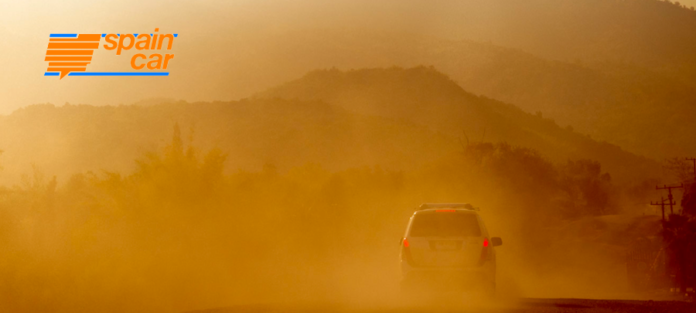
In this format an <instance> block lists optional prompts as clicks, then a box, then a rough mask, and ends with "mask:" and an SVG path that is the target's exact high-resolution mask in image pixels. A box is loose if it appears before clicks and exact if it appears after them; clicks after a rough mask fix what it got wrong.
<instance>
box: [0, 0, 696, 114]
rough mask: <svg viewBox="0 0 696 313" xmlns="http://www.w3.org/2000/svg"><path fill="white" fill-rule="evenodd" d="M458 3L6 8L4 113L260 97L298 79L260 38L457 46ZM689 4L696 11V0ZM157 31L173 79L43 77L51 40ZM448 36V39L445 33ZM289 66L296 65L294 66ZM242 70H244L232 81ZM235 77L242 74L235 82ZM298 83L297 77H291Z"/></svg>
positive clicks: (45, 3) (110, 60) (99, 54)
mask: <svg viewBox="0 0 696 313" xmlns="http://www.w3.org/2000/svg"><path fill="white" fill-rule="evenodd" d="M463 2H468V3H469V4H472V3H473V5H476V3H480V2H478V1H474V0H468V1H467V0H465V1H463ZM457 3H458V1H420V0H409V1H403V0H402V1H398V0H385V1H379V2H375V1H364V0H351V1H347V0H337V1H297V0H295V1H287V0H285V1H266V0H252V1H245V0H237V1H220V0H199V1H178V2H173V1H163V0H157V1H140V0H125V1H109V0H105V1H77V0H67V1H66V0H61V1H50V0H41V1H36V0H24V1H7V0H0V38H2V41H0V42H1V43H2V49H0V65H1V66H2V68H3V71H2V72H0V114H7V113H10V112H12V111H13V110H15V109H17V108H19V107H23V106H26V105H30V104H34V103H46V102H50V103H53V104H56V105H62V104H64V103H66V102H70V103H72V104H79V103H85V104H96V105H103V104H120V103H123V104H128V103H132V102H135V101H138V100H141V99H143V98H153V97H168V98H174V99H184V100H188V101H196V100H204V101H210V100H233V99H237V98H239V97H244V96H249V95H251V94H253V93H254V92H257V91H259V90H257V88H259V85H258V84H254V83H253V82H254V81H266V82H273V83H280V82H282V80H281V79H284V80H287V79H289V78H295V77H296V76H290V74H287V75H285V76H283V75H279V76H277V77H262V76H264V75H266V76H269V75H271V74H268V73H263V72H262V71H254V68H255V67H263V66H264V64H254V63H253V62H249V60H253V55H254V53H256V52H255V51H254V50H253V49H255V48H250V47H252V46H253V47H262V46H263V45H255V44H258V41H260V40H262V39H260V38H273V36H276V38H277V36H279V35H282V34H283V33H286V32H290V31H294V30H306V29H321V28H330V27H356V28H360V27H363V28H370V29H385V30H389V31H394V30H398V31H402V32H426V33H427V32H428V30H429V29H436V28H438V27H439V29H440V32H439V33H437V35H438V36H441V37H445V38H447V37H450V38H452V37H456V35H453V33H448V32H456V31H457V30H456V29H452V28H451V27H450V28H447V27H442V24H443V23H445V22H442V21H446V20H448V18H449V20H450V21H453V20H457V19H462V18H461V16H462V15H464V14H466V13H467V12H466V11H465V10H462V9H461V6H458V4H457ZM459 3H461V2H459ZM683 3H687V4H690V5H696V0H684V1H683ZM496 5H497V4H496V3H493V4H490V2H489V5H488V6H487V7H486V9H487V11H486V10H484V11H482V13H481V12H479V13H480V14H488V15H489V16H490V18H502V17H496V15H499V14H500V13H499V12H498V10H496ZM457 9H459V10H457ZM453 12H454V13H453ZM457 14H459V15H457ZM468 18H471V16H468ZM155 27H158V28H159V29H160V32H161V33H178V34H180V35H179V37H178V38H177V39H176V40H175V44H174V47H173V51H172V52H173V53H174V54H175V59H174V60H173V61H172V62H171V63H170V68H169V70H170V72H171V76H170V77H66V78H64V79H63V80H58V79H57V77H44V76H42V75H43V73H44V72H45V71H46V68H47V62H45V61H44V56H45V54H46V47H47V42H48V34H50V33H61V32H62V33H143V32H152V31H153V30H154V28H155ZM443 29H446V31H445V32H442V30H443ZM221 42H224V43H225V45H224V46H225V49H226V50H225V51H222V50H221V49H222V48H221V47H222V45H221V44H220V43H221ZM230 47H232V48H230ZM234 47H240V49H234ZM132 54H133V53H132V52H131V53H130V54H129V53H126V54H125V56H124V57H120V58H118V57H115V56H114V55H113V52H109V51H105V50H103V49H100V50H97V51H96V52H95V55H94V59H93V62H92V63H91V64H90V65H89V66H88V70H90V71H96V70H101V71H127V70H129V65H128V64H129V60H130V55H132ZM240 54H243V55H240ZM280 57H282V56H280ZM239 60H245V61H244V62H245V63H244V64H237V63H235V62H241V61H239ZM285 61H286V62H288V64H291V63H292V60H285ZM219 62H224V65H225V66H224V67H223V66H220V65H221V64H219ZM237 65H239V67H238V68H236V67H235V66H237ZM235 70H238V71H240V72H239V73H231V72H234V71H235ZM307 70H311V69H307ZM278 72H279V73H280V70H279V71H278ZM230 74H238V75H236V76H234V78H233V79H232V81H230V80H229V77H230ZM292 75H297V74H296V73H295V72H293V73H292ZM222 78H225V79H222ZM202 82H206V83H202ZM265 87H270V86H265ZM265 87H264V88H265Z"/></svg>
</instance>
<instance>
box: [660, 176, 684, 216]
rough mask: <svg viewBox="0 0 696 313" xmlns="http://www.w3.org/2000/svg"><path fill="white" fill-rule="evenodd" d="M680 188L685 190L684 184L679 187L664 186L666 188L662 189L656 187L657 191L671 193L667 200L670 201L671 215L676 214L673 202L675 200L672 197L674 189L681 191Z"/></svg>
mask: <svg viewBox="0 0 696 313" xmlns="http://www.w3.org/2000/svg"><path fill="white" fill-rule="evenodd" d="M679 188H684V184H683V183H682V184H680V185H679V186H667V185H664V187H660V186H656V187H655V189H657V190H662V189H667V191H669V196H668V198H667V199H668V200H669V212H670V214H674V204H675V203H674V201H673V199H674V198H673V197H672V189H679Z"/></svg>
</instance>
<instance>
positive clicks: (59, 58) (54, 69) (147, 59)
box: [44, 28, 178, 79]
mask: <svg viewBox="0 0 696 313" xmlns="http://www.w3.org/2000/svg"><path fill="white" fill-rule="evenodd" d="M158 31H159V28H155V32H154V33H151V34H50V39H49V41H48V49H47V50H46V61H48V70H46V72H45V73H44V76H60V79H63V77H65V76H169V72H162V71H153V70H166V69H167V66H168V65H169V62H170V61H171V60H172V59H173V58H174V54H168V53H167V54H162V53H151V54H149V55H146V54H144V53H137V54H135V55H133V57H132V58H131V61H130V66H131V69H133V70H136V71H129V72H88V71H86V69H87V65H88V64H90V63H91V62H92V55H93V54H94V50H96V49H99V45H100V44H101V43H100V41H101V38H104V40H105V41H106V44H105V45H104V49H105V50H116V55H121V52H122V51H124V50H130V49H135V50H139V51H142V52H147V51H153V50H165V49H166V50H171V49H172V45H173V44H174V38H176V37H178V34H158V33H157V32H158ZM153 52H154V51H153Z"/></svg>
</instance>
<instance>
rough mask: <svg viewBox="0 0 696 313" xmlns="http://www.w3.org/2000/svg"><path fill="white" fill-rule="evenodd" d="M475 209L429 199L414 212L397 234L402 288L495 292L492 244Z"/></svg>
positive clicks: (495, 243) (494, 239) (495, 242)
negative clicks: (401, 231) (400, 232)
mask: <svg viewBox="0 0 696 313" xmlns="http://www.w3.org/2000/svg"><path fill="white" fill-rule="evenodd" d="M477 211H478V209H477V208H474V207H473V206H471V205H470V204H464V203H427V204H423V205H421V206H420V207H419V208H418V210H417V211H416V212H415V213H413V215H412V216H411V219H410V221H409V223H408V226H407V227H406V234H405V235H404V238H402V239H401V257H400V259H401V272H402V278H403V280H402V290H404V291H408V290H413V289H416V288H418V289H421V288H423V289H425V290H467V289H468V290H473V291H482V292H484V293H486V294H488V295H492V294H493V293H494V292H495V268H496V264H495V249H494V248H493V247H496V246H499V245H501V244H502V243H503V242H502V239H500V238H498V237H492V238H491V237H489V236H488V230H486V226H485V225H484V224H483V221H482V220H481V217H480V216H479V215H478V212H477Z"/></svg>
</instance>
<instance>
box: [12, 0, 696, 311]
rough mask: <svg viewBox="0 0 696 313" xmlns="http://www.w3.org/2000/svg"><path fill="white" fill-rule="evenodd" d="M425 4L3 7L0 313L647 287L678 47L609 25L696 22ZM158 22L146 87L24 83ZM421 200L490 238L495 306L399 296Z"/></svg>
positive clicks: (680, 94)
mask: <svg viewBox="0 0 696 313" xmlns="http://www.w3.org/2000/svg"><path fill="white" fill-rule="evenodd" d="M431 2H432V1H415V0H414V1H385V2H379V3H376V2H374V1H337V2H333V1H332V3H330V4H329V3H328V2H326V3H324V2H319V1H306V2H303V1H234V2H230V1H200V2H196V3H195V4H194V3H183V4H176V5H174V4H170V3H169V2H168V1H153V2H148V3H142V2H141V1H123V2H120V3H117V2H113V3H112V2H109V3H101V4H96V2H94V3H93V2H83V1H69V2H68V3H67V4H66V3H62V2H61V3H48V4H43V2H35V1H27V2H26V3H25V2H22V3H19V2H17V3H5V4H2V5H0V20H3V25H2V27H0V36H2V37H3V38H6V39H5V40H6V42H7V43H10V44H8V45H7V48H6V49H1V50H2V51H0V60H2V61H4V62H2V64H4V67H3V71H2V72H1V73H0V112H2V113H4V114H5V115H3V116H0V151H1V154H0V166H1V167H2V170H1V171H0V247H1V248H0V310H3V311H10V312H22V311H26V312H41V311H50V312H94V311H99V312H181V311H188V310H199V309H206V308H219V307H229V306H243V305H256V304H263V305H279V306H288V307H292V306H297V307H305V306H318V307H321V306H322V305H326V306H342V307H349V308H407V307H426V308H456V307H459V306H464V307H474V308H479V307H481V308H496V307H499V306H506V305H515V303H516V301H518V300H519V299H521V298H526V297H565V298H611V299H616V298H622V299H635V298H641V297H646V295H644V294H637V293H634V292H633V290H632V289H631V286H630V285H629V284H628V282H627V278H626V274H625V261H626V251H627V248H626V247H627V246H628V245H629V243H630V242H631V241H632V240H634V239H635V238H636V237H638V236H641V235H645V234H656V233H657V232H658V231H659V227H658V226H659V218H658V215H657V212H656V211H654V208H650V207H647V206H646V203H649V201H650V200H649V199H655V198H656V197H658V198H659V196H660V194H659V193H657V192H656V191H655V190H654V186H655V184H657V183H659V182H664V180H665V179H668V178H669V176H667V175H666V174H665V173H664V172H662V168H661V166H660V163H659V161H656V160H660V159H662V158H665V157H668V156H669V157H671V156H674V154H680V153H689V152H691V151H696V150H692V149H694V148H692V147H694V145H693V144H692V143H693V138H691V136H690V135H689V134H692V133H693V129H691V128H690V127H693V126H692V125H693V123H690V120H689V118H690V117H692V116H693V112H694V111H693V108H692V106H691V105H690V104H691V103H692V101H691V100H693V99H694V97H695V96H694V93H693V92H694V91H693V90H694V89H693V88H692V86H693V82H694V81H695V80H694V77H696V75H695V74H694V73H696V70H693V68H696V67H693V66H691V65H692V64H696V62H693V60H692V59H690V58H691V56H688V55H685V54H684V53H676V52H674V51H682V50H684V51H692V50H690V49H689V47H692V44H693V46H696V41H693V40H692V39H689V38H691V37H693V36H691V35H692V33H690V32H688V31H679V32H676V31H675V32H673V31H674V29H673V28H670V27H672V26H673V24H670V23H664V24H665V25H667V26H664V27H662V28H657V27H656V28H654V29H651V30H650V31H649V32H647V33H648V34H649V35H650V36H648V37H647V38H649V39H645V42H644V41H643V39H644V37H642V36H640V35H641V34H638V35H636V34H634V33H632V32H629V31H628V30H631V29H634V27H633V25H634V24H633V23H634V22H635V20H634V19H632V18H631V17H635V16H643V15H641V14H648V13H649V14H648V15H649V16H653V15H651V14H663V13H664V14H665V15H664V16H670V17H674V18H669V20H670V21H672V20H674V21H677V20H680V18H682V17H683V16H687V18H691V17H692V16H691V15H688V14H692V11H693V10H690V9H687V8H684V7H682V6H681V5H676V4H673V3H671V2H669V3H666V2H660V1H648V0H642V1H599V0H594V1H591V2H592V3H591V4H592V5H587V4H585V3H586V2H583V1H580V0H577V1H571V0H566V1H548V0H535V1H529V2H530V3H531V4H520V3H518V2H519V1H488V2H486V3H482V2H481V1H457V2H454V1H452V2H448V1H443V2H440V1H438V2H436V3H433V4H432V5H426V3H431ZM609 2H611V3H609ZM629 2H630V4H628V3H629ZM658 2H659V3H658ZM687 2H693V1H687ZM557 3H558V4H557ZM78 7H79V8H80V10H73V9H74V8H78ZM654 8H658V9H654ZM653 9H654V10H653ZM604 12H610V13H611V14H614V15H616V18H602V17H605V16H604V14H605V13H604ZM626 12H627V13H626ZM646 12H647V13H646ZM656 12H657V13H656ZM557 13H558V14H557ZM624 13H626V14H624ZM585 16H591V17H592V18H584V17H585ZM660 16H662V15H660ZM653 17H654V16H653ZM684 19H685V20H686V18H684ZM585 20H592V21H595V20H601V21H603V22H602V23H603V24H601V25H600V26H592V27H589V28H587V29H585V28H586V26H587V25H586V24H585V22H584V21H585ZM646 20H648V21H650V22H651V23H652V22H655V21H656V20H659V21H661V19H657V18H654V19H647V18H646ZM566 21H569V22H568V23H566ZM641 21H642V20H641ZM680 21H681V20H680ZM691 21H692V20H686V22H684V23H685V24H684V25H687V26H689V27H690V25H691V24H689V23H692V22H691ZM655 23H656V22H655ZM674 23H678V22H674ZM650 25H652V24H650ZM660 25H662V24H660ZM680 25H681V24H680ZM155 27H159V28H160V29H162V31H163V32H172V33H178V34H179V37H177V43H176V45H175V49H174V53H175V54H176V58H175V59H173V60H172V63H171V73H172V75H171V76H170V77H167V78H166V79H161V78H156V77H149V78H142V79H140V78H137V79H130V78H125V79H124V78H123V77H121V78H98V79H87V78H84V79H83V77H65V78H64V79H62V80H60V81H58V80H57V79H55V80H52V79H51V77H41V76H40V75H41V73H42V72H43V71H45V65H46V64H45V63H42V62H38V61H36V62H35V60H41V58H42V53H45V50H46V47H45V45H46V40H47V35H48V34H50V33H54V32H85V33H87V32H94V33H99V32H109V33H119V32H123V33H127V32H141V31H146V30H150V29H153V28H155ZM597 27H606V29H608V30H611V31H606V32H605V31H596V30H597V29H596V28H597ZM685 28H688V27H685ZM596 33H597V34H602V36H604V35H605V34H608V35H606V36H605V37H600V38H595V37H592V36H594V34H596ZM625 33H630V34H632V36H633V37H631V36H627V35H626V36H627V37H626V38H628V39H626V42H625V44H623V42H619V43H617V41H618V40H615V39H616V38H615V37H612V36H615V34H622V35H621V36H624V35H623V34H625ZM665 33H669V34H674V36H676V37H675V38H682V37H683V38H687V39H688V40H687V39H684V40H683V42H684V43H680V44H676V43H674V42H673V41H670V40H669V38H667V37H669V36H663V34H665ZM684 34H687V35H689V36H691V37H689V36H687V35H684ZM566 35H567V36H566ZM680 36H682V37H680ZM548 38H551V39H548ZM655 38H657V39H655ZM665 38H667V39H665ZM670 38H671V37H670ZM653 39H654V40H653ZM658 39H659V40H658ZM650 40H653V41H650ZM663 40H664V42H663ZM658 41H659V42H660V43H661V44H660V47H662V48H661V50H659V51H656V50H650V49H638V48H636V47H635V46H634V45H643V44H645V45H646V46H649V45H650V44H653V43H654V42H658ZM640 47H643V46H640ZM684 47H686V48H684ZM682 48H683V49H682ZM671 53H673V55H674V57H673V58H672V57H669V58H667V57H664V55H672V54H671ZM96 62H97V61H96V56H95V63H96ZM690 62H691V63H690ZM682 64H689V65H690V66H681V65H682ZM433 65H434V66H433ZM90 66H91V65H90ZM95 66H97V65H95ZM98 66H100V67H103V68H109V67H113V66H116V67H117V66H120V65H119V63H118V60H108V61H104V62H103V63H102V64H101V65H98ZM37 73H38V74H37ZM307 73H309V74H307ZM303 75H304V76H303ZM467 90H468V91H467ZM489 97H490V98H489ZM496 99H497V100H496ZM664 99H668V100H669V101H668V102H669V103H667V104H665V105H664V106H660V108H659V109H655V107H656V105H655V104H656V103H663V100H664ZM499 100H500V101H499ZM502 101H505V102H502ZM40 103H43V104H40ZM52 103H56V104H59V105H58V106H56V105H54V104H52ZM63 103H65V104H64V105H63ZM630 105H635V109H634V110H629V109H627V107H629V106H630ZM518 106H519V107H518ZM542 111H543V112H542ZM544 114H546V116H545V115H544ZM662 117H665V118H662ZM554 118H555V119H557V120H558V121H560V122H559V124H557V123H556V122H555V121H554ZM656 121H659V123H660V124H659V125H658V124H656V123H658V122H656ZM656 125H657V126H656ZM574 127H576V128H577V129H575V128H574ZM660 127H664V130H662V129H661V128H660ZM656 134H657V135H656ZM595 138H596V139H595ZM643 155H649V157H650V158H648V157H645V156H643ZM651 158H652V159H651ZM426 202H467V203H472V204H475V206H477V207H480V208H481V216H482V217H483V219H484V221H485V222H486V224H487V227H488V229H489V231H490V233H491V235H493V236H497V237H498V236H499V237H502V239H503V242H504V244H503V245H502V246H501V247H499V248H496V249H497V250H496V251H497V253H498V265H497V266H498V276H497V281H498V293H497V294H498V295H497V298H496V299H495V300H490V301H489V300H482V299H480V298H479V297H476V296H472V295H464V296H461V295H456V296H455V297H445V299H443V298H440V297H438V296H437V295H436V296H434V297H433V298H426V299H425V300H423V299H421V300H423V301H422V302H417V301H416V302H415V303H414V302H411V301H412V299H405V298H404V297H403V295H402V294H400V292H399V281H400V269H399V267H398V261H399V260H398V255H399V249H400V247H399V240H400V238H401V237H402V235H403V232H404V230H405V227H406V223H407V221H408V218H409V216H410V215H411V214H412V213H413V211H414V209H415V208H416V207H417V206H418V205H419V204H421V203H426ZM453 298H456V299H458V300H456V301H454V302H450V301H452V300H451V299H453Z"/></svg>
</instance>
